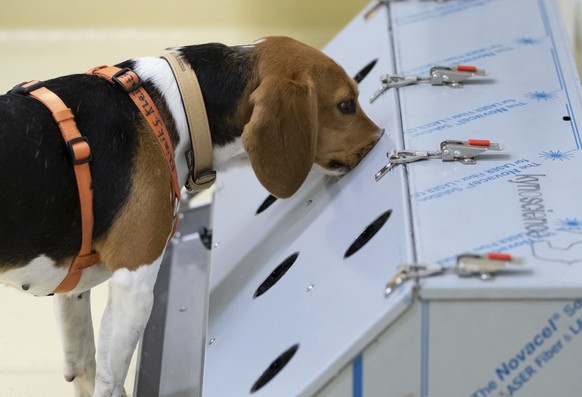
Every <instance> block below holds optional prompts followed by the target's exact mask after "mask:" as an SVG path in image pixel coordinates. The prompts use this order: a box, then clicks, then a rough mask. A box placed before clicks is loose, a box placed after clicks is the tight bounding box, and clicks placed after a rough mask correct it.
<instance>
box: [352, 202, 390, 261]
mask: <svg viewBox="0 0 582 397" xmlns="http://www.w3.org/2000/svg"><path fill="white" fill-rule="evenodd" d="M390 215H392V210H388V211H386V212H384V213H383V214H382V215H380V216H379V217H378V218H376V219H375V220H374V222H372V223H370V225H369V226H368V227H367V228H366V229H364V231H363V232H362V233H361V234H360V235H359V236H358V238H356V240H355V241H354V242H353V243H352V245H350V247H349V248H348V249H347V251H346V253H345V254H344V259H346V258H349V257H350V256H352V255H353V254H355V253H356V252H358V251H359V250H360V249H361V248H362V247H363V246H364V245H366V244H367V243H368V242H369V241H370V240H371V239H372V237H374V236H375V235H376V233H378V231H380V229H381V228H382V226H384V224H385V223H386V221H387V220H388V218H390Z"/></svg>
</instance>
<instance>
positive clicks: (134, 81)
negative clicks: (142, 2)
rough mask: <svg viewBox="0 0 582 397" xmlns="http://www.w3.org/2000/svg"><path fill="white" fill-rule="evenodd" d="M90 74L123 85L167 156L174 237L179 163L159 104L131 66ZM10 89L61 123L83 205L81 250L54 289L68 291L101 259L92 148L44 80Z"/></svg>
mask: <svg viewBox="0 0 582 397" xmlns="http://www.w3.org/2000/svg"><path fill="white" fill-rule="evenodd" d="M87 74H90V75H95V76H99V77H101V78H104V79H106V80H108V81H110V82H114V83H117V84H118V85H119V86H120V87H121V88H123V90H124V91H125V92H127V93H128V94H129V96H130V98H131V99H132V100H133V102H134V103H135V104H136V106H137V107H138V109H139V110H140V112H141V114H142V115H143V116H144V118H145V119H146V121H147V122H148V124H149V126H150V128H151V129H152V132H153V133H154V135H155V136H156V138H157V141H158V143H159V145H160V149H161V150H162V152H163V153H164V157H165V158H166V162H167V164H168V168H169V170H170V175H171V176H172V184H171V187H172V195H171V200H172V205H173V208H174V221H173V222H174V225H173V229H172V233H171V234H170V237H171V236H173V235H174V233H175V231H176V229H177V227H178V203H179V200H180V188H179V186H178V178H177V174H176V162H175V160H174V150H173V147H172V143H171V141H170V135H169V133H168V130H167V128H166V126H165V124H164V122H163V121H162V118H161V116H160V113H159V111H158V109H157V107H156V106H155V104H154V102H153V100H152V99H151V97H150V96H149V95H148V93H147V92H146V91H145V90H144V89H143V88H142V87H141V81H140V80H139V77H138V76H137V74H135V73H134V72H133V71H131V70H130V69H127V68H126V69H120V68H117V67H113V66H99V67H96V68H93V69H91V70H89V71H88V72H87ZM10 92H11V93H13V94H22V95H29V96H31V97H32V98H34V99H36V100H38V101H40V102H41V103H42V104H43V105H45V106H46V107H47V108H48V109H49V111H50V112H51V113H52V116H53V119H54V120H55V122H56V123H57V125H58V126H59V129H60V131H61V135H62V136H63V139H64V141H65V144H66V145H67V148H68V150H69V154H70V156H71V162H72V164H73V167H74V170H75V178H76V180H77V188H78V190H79V199H80V205H81V222H82V224H81V225H82V226H81V230H82V237H81V248H80V249H79V253H78V254H77V255H76V256H75V257H74V258H73V261H72V263H71V265H70V267H69V272H68V273H67V275H66V276H65V278H64V279H63V281H62V282H61V283H60V284H59V286H58V287H57V288H55V290H54V291H53V293H67V292H70V291H72V290H73V289H75V287H76V286H77V284H78V283H79V280H80V279H81V275H82V273H83V270H84V269H86V268H88V267H91V266H93V265H94V264H95V263H97V262H98V261H99V254H98V253H97V252H95V251H93V249H92V241H93V222H94V219H93V190H92V187H91V170H90V167H89V162H90V161H91V148H90V146H89V142H88V140H87V138H86V137H84V136H82V135H81V133H80V132H79V129H78V128H77V124H76V123H75V117H74V115H73V112H72V111H71V109H70V108H68V107H67V106H66V105H65V103H64V102H63V101H62V100H61V99H60V98H59V97H58V96H57V95H56V94H55V93H54V92H52V91H51V90H49V89H48V88H46V87H44V86H43V83H42V82H40V81H38V80H33V81H30V82H28V83H23V84H20V85H18V86H16V87H14V88H13V89H12V91H10ZM170 237H169V238H170Z"/></svg>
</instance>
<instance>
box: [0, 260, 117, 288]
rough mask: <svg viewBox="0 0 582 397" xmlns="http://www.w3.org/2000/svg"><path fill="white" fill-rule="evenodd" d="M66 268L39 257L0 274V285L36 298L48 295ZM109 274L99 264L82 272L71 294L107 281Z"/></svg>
mask: <svg viewBox="0 0 582 397" xmlns="http://www.w3.org/2000/svg"><path fill="white" fill-rule="evenodd" d="M68 270H69V269H68V267H57V266H56V265H55V261H54V260H52V259H50V258H48V257H46V256H44V255H41V256H39V257H37V258H35V259H33V260H32V261H31V262H30V263H28V264H27V265H25V266H22V267H18V268H14V269H10V270H7V271H5V272H3V273H0V284H4V285H8V286H11V287H14V288H16V289H19V290H21V291H24V292H28V293H29V294H32V295H36V296H46V295H48V294H50V293H51V292H52V291H53V290H54V289H55V288H56V287H57V286H58V285H59V284H60V282H61V281H63V279H64V278H65V276H66V275H67V272H68ZM110 276H111V273H110V272H109V271H108V270H107V269H105V267H104V266H103V265H101V264H96V265H94V266H92V267H90V268H88V269H85V270H84V271H83V275H82V276H81V281H80V282H79V284H78V285H77V287H76V288H75V289H74V290H73V291H71V292H70V293H71V294H75V293H79V292H83V291H86V290H88V289H90V288H92V287H94V286H96V285H98V284H100V283H102V282H103V281H105V280H107V279H108V278H109V277H110Z"/></svg>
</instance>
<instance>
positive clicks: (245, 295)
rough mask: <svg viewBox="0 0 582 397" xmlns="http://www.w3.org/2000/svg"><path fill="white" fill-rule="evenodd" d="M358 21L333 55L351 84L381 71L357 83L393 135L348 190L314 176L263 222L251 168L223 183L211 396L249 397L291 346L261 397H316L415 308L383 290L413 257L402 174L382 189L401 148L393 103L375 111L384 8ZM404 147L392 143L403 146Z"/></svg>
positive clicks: (386, 63)
mask: <svg viewBox="0 0 582 397" xmlns="http://www.w3.org/2000/svg"><path fill="white" fill-rule="evenodd" d="M380 11H381V12H379V13H378V14H377V15H375V16H374V17H373V18H371V19H370V20H368V21H366V20H364V18H363V14H361V15H358V16H357V17H356V18H355V19H354V20H353V22H352V23H351V24H350V25H348V27H347V28H346V29H345V30H344V31H342V32H341V33H340V35H339V36H338V37H337V38H336V39H335V40H334V41H333V42H332V43H331V44H330V46H329V47H328V48H327V49H326V51H327V52H328V53H329V54H330V55H331V56H332V57H334V58H335V59H336V60H337V61H338V62H340V63H341V64H342V65H343V66H344V67H345V69H346V71H347V72H348V73H349V74H350V75H352V76H353V75H355V74H356V73H357V72H358V71H360V70H361V69H362V68H363V67H364V66H366V65H367V64H369V63H370V61H372V60H373V59H376V58H378V63H377V65H376V66H375V68H374V69H373V70H372V71H371V72H370V74H369V75H368V77H367V78H366V79H364V80H363V82H362V83H361V84H360V90H361V98H360V101H361V103H362V105H363V107H364V109H365V110H366V112H367V113H368V115H369V116H370V117H371V118H372V119H373V120H374V121H375V122H376V123H377V124H378V125H380V126H382V127H384V128H386V129H387V132H386V134H385V135H384V137H383V138H382V140H381V141H380V143H379V144H378V145H377V147H376V148H375V149H374V150H373V151H372V152H371V153H370V154H369V155H368V156H367V157H366V158H365V159H364V161H363V162H362V163H361V164H360V165H359V166H358V167H357V168H356V169H355V170H353V171H352V172H350V173H349V174H348V175H346V176H345V177H343V178H342V179H341V180H336V179H335V178H327V177H326V178H324V177H322V176H317V175H313V176H311V177H310V179H309V180H308V182H307V183H306V184H305V185H304V186H303V187H302V189H301V190H300V191H299V192H298V193H297V194H296V195H295V196H294V197H292V198H291V199H287V200H277V201H276V202H275V203H274V204H273V205H272V206H271V207H270V208H268V209H267V210H266V211H264V212H263V213H261V214H259V215H255V212H256V210H257V208H258V207H259V205H260V204H261V203H262V202H263V200H264V199H265V198H266V197H267V196H268V193H267V192H266V191H265V190H264V189H262V188H261V187H260V186H259V184H258V182H256V180H255V177H254V176H253V175H252V173H251V171H250V169H238V170H234V171H233V172H229V173H226V174H223V175H219V178H218V185H217V190H216V197H215V203H214V208H213V229H214V236H213V239H214V246H213V251H212V272H213V273H212V280H213V281H212V284H213V291H212V294H211V300H210V316H209V321H210V323H209V332H208V337H209V338H210V340H212V344H211V345H210V346H209V347H208V349H207V357H206V369H205V383H204V395H207V396H231V395H236V396H244V395H249V394H250V389H251V386H252V385H253V384H254V382H255V381H256V380H257V379H258V378H259V376H260V375H261V374H262V373H263V371H265V370H266V369H267V368H268V367H269V365H270V364H271V362H272V361H273V360H275V358H276V357H278V356H279V355H280V354H281V353H283V352H284V351H285V350H287V349H288V348H290V347H291V346H293V345H295V344H299V349H298V351H297V353H296V354H295V356H294V357H293V359H292V360H291V361H290V363H289V364H288V365H287V366H286V367H285V368H284V370H283V371H282V372H281V373H280V374H279V375H277V376H276V377H275V378H274V379H273V380H272V381H271V382H270V383H268V384H267V385H266V386H265V387H264V388H262V389H260V390H259V391H258V392H256V393H255V394H254V395H257V396H275V395H276V396H291V395H312V394H313V393H314V392H315V391H316V390H318V389H319V388H320V387H321V386H323V385H324V384H325V383H326V382H327V381H328V380H329V379H331V378H332V377H333V376H334V375H336V374H337V373H338V371H339V370H340V369H341V368H342V367H343V366H345V365H346V364H347V363H348V362H350V361H351V360H352V358H353V357H354V356H355V355H356V354H357V353H358V352H359V351H360V350H362V349H363V348H364V347H365V346H366V345H367V344H368V343H369V342H370V341H371V340H372V339H373V338H374V337H375V336H376V335H377V334H378V333H379V332H380V331H381V330H382V329H384V328H385V327H386V326H387V325H388V324H389V323H390V322H391V321H393V320H394V319H395V318H396V317H397V316H398V315H399V314H400V313H402V311H404V310H406V308H407V307H408V304H407V302H409V296H408V295H409V292H410V291H409V290H410V286H407V287H406V288H403V289H402V290H401V291H399V293H397V294H395V295H394V296H391V297H390V298H389V299H386V298H385V297H384V293H383V292H384V287H385V284H386V281H387V280H388V279H389V278H390V275H391V274H393V273H394V272H395V269H396V267H397V266H398V265H399V264H401V263H403V262H408V261H410V260H411V258H412V254H411V252H412V251H411V243H410V241H409V239H408V238H409V233H410V232H409V230H410V229H409V224H410V220H409V215H408V214H409V209H408V207H407V205H408V200H407V193H406V190H405V189H406V185H405V183H404V174H403V172H402V170H401V171H399V172H394V173H392V174H391V175H389V176H387V177H386V183H383V184H378V183H376V182H375V180H374V173H375V172H376V170H378V169H379V168H380V167H381V166H383V165H384V164H385V162H386V156H385V154H386V152H387V151H388V150H390V149H393V148H394V147H397V146H400V145H401V142H400V141H398V140H399V136H400V135H399V126H398V123H399V120H398V117H397V114H398V112H397V110H396V105H395V95H394V94H390V95H387V96H386V97H384V98H383V99H382V100H381V101H380V102H379V103H378V104H377V105H376V106H374V107H373V108H372V107H370V105H369V103H368V102H367V98H368V97H369V96H370V95H371V94H372V93H373V92H374V90H375V89H376V88H377V81H378V77H379V75H380V74H382V73H385V72H386V71H387V70H390V69H391V68H392V66H391V65H392V64H393V61H392V59H391V46H390V43H389V41H388V37H389V36H388V27H387V24H386V22H387V18H386V14H385V9H381V10H380ZM395 141H396V142H395ZM388 210H392V215H391V216H390V218H389V219H388V221H387V222H386V224H385V226H384V227H383V228H382V229H381V230H380V231H379V232H378V234H377V235H376V236H375V237H374V238H373V239H372V240H370V242H369V243H368V244H367V245H366V246H364V247H363V248H362V249H361V250H360V251H358V252H357V253H355V254H354V255H353V256H351V257H349V258H347V259H344V258H343V257H344V253H345V251H346V250H347V249H348V247H349V246H350V245H351V243H352V242H353V241H354V240H355V239H356V237H358V235H359V234H360V233H361V232H362V231H364V229H365V228H366V227H367V226H368V225H369V224H370V223H371V222H372V221H374V220H375V219H376V218H377V217H378V216H380V215H381V214H383V213H384V212H386V211H388ZM294 252H299V256H298V258H297V260H296V262H295V264H294V265H293V266H292V267H291V268H290V269H289V270H288V272H287V273H286V274H285V275H284V276H283V277H282V278H281V279H280V281H278V282H277V283H276V284H275V285H274V287H272V288H271V289H270V290H268V291H267V292H266V293H264V294H263V295H261V296H260V297H258V298H256V299H253V294H254V293H255V291H256V289H257V288H258V286H259V285H260V284H261V283H262V282H263V281H264V280H265V279H266V278H267V277H268V276H269V274H270V273H271V272H272V271H273V270H274V269H275V268H276V267H277V266H278V265H279V264H280V263H281V262H282V261H283V260H284V259H285V258H287V257H289V256H290V255H291V254H293V253H294Z"/></svg>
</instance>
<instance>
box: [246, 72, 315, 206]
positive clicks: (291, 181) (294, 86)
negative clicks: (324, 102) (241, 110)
mask: <svg viewBox="0 0 582 397" xmlns="http://www.w3.org/2000/svg"><path fill="white" fill-rule="evenodd" d="M250 100H251V103H252V104H253V105H254V108H253V113H252V116H251V119H250V121H249V122H248V123H247V125H246V126H245V128H244V131H243V133H242V142H243V146H244V148H245V150H246V151H247V153H248V156H249V159H250V162H251V165H252V167H253V170H254V172H255V174H256V175H257V178H258V179H259V181H260V182H261V184H262V185H263V186H264V187H265V188H266V189H267V190H268V191H269V192H270V193H271V194H273V195H274V196H277V197H279V198H287V197H289V196H291V195H292V194H293V193H295V192H296V191H297V190H298V189H299V187H300V186H301V184H302V183H303V182H304V181H305V178H306V177H307V174H308V173H309V170H310V169H311V167H312V165H313V162H314V160H315V149H316V143H317V136H316V135H317V96H316V93H315V87H314V84H313V81H312V80H311V79H310V78H309V77H307V76H305V77H301V78H298V79H296V80H291V79H289V78H286V77H282V76H266V77H264V78H263V79H262V81H261V83H260V84H259V86H258V87H257V89H256V90H255V91H254V92H253V93H252V94H251V98H250Z"/></svg>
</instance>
